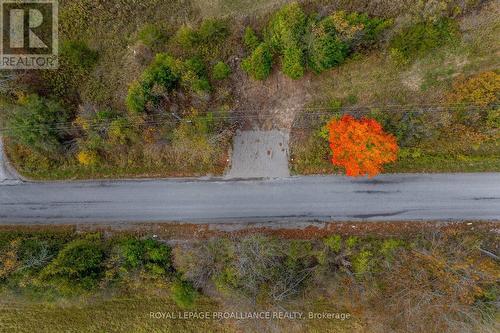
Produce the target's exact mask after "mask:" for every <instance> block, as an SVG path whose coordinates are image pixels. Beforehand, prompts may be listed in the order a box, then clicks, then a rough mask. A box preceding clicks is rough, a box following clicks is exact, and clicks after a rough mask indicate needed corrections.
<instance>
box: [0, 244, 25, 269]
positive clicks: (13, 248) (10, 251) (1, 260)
mask: <svg viewBox="0 0 500 333" xmlns="http://www.w3.org/2000/svg"><path fill="white" fill-rule="evenodd" d="M20 243H21V242H20V240H18V239H16V240H13V241H11V242H10V244H9V246H8V248H7V249H6V250H5V251H3V252H0V279H1V278H5V277H7V276H8V275H10V274H11V273H13V272H15V271H16V270H17V269H18V268H19V267H20V265H21V263H20V262H19V261H18V257H17V253H18V251H19V246H20Z"/></svg>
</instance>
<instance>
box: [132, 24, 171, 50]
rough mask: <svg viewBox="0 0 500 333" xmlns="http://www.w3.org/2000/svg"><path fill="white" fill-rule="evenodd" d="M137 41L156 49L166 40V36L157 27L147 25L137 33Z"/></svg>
mask: <svg viewBox="0 0 500 333" xmlns="http://www.w3.org/2000/svg"><path fill="white" fill-rule="evenodd" d="M137 39H138V40H139V41H141V42H142V43H143V44H144V45H146V46H149V47H154V46H157V45H158V44H159V43H161V42H162V41H163V40H164V39H165V35H164V34H163V32H162V31H161V29H160V28H158V27H157V26H156V25H154V24H146V25H145V26H143V27H142V29H141V30H139V32H138V33H137Z"/></svg>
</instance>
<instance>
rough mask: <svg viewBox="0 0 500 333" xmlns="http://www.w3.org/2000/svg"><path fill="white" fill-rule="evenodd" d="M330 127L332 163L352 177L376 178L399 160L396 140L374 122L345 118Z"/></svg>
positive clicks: (332, 123) (334, 120)
mask: <svg viewBox="0 0 500 333" xmlns="http://www.w3.org/2000/svg"><path fill="white" fill-rule="evenodd" d="M328 128H329V131H330V137H329V142H330V148H331V150H332V153H333V158H332V163H333V164H334V165H337V166H340V167H343V168H344V169H345V171H346V174H347V175H348V176H353V177H356V176H363V175H368V176H370V177H373V176H375V175H377V174H378V173H380V172H381V170H382V165H383V164H384V163H389V162H393V161H395V160H396V157H397V151H398V146H397V143H396V138H395V137H394V136H393V135H391V134H386V133H385V132H384V131H383V129H382V126H380V124H379V123H378V122H377V121H375V120H373V119H368V118H363V119H361V120H356V119H355V118H354V117H352V116H350V115H345V116H343V117H342V118H341V119H339V120H338V119H333V120H331V121H330V122H329V123H328Z"/></svg>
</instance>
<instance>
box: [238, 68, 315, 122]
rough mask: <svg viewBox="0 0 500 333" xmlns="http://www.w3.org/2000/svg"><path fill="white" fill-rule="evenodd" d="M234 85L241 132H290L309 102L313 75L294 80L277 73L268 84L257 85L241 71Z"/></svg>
mask: <svg viewBox="0 0 500 333" xmlns="http://www.w3.org/2000/svg"><path fill="white" fill-rule="evenodd" d="M234 83H235V93H236V96H237V102H236V109H235V110H236V112H237V114H238V116H239V121H240V122H241V125H242V130H253V129H260V130H264V131H268V130H272V129H280V130H285V131H289V130H290V129H291V127H292V123H293V120H294V119H295V116H296V115H297V114H298V112H299V111H300V110H301V109H303V107H304V105H305V104H306V103H307V102H308V100H309V98H310V92H309V89H310V86H311V74H306V75H305V76H304V77H303V78H302V79H300V80H292V79H290V78H289V77H287V76H285V75H284V74H283V73H281V71H280V70H278V69H276V70H274V71H273V73H272V74H271V75H270V77H269V78H268V79H267V80H265V81H256V80H253V79H251V78H249V77H248V75H246V74H245V73H244V72H242V71H241V70H238V72H237V73H235V78H234Z"/></svg>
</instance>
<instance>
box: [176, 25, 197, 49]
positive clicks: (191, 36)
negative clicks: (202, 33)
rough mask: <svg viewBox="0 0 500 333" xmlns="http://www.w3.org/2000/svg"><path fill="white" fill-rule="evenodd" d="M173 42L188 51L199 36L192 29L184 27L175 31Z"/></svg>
mask: <svg viewBox="0 0 500 333" xmlns="http://www.w3.org/2000/svg"><path fill="white" fill-rule="evenodd" d="M175 40H176V41H177V43H179V45H180V46H182V47H184V48H187V49H189V48H192V47H194V46H195V45H196V44H197V43H198V41H199V36H198V33H197V32H196V31H195V30H194V29H193V28H191V27H188V26H185V25H184V26H182V27H180V28H179V30H177V32H176V34H175Z"/></svg>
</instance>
